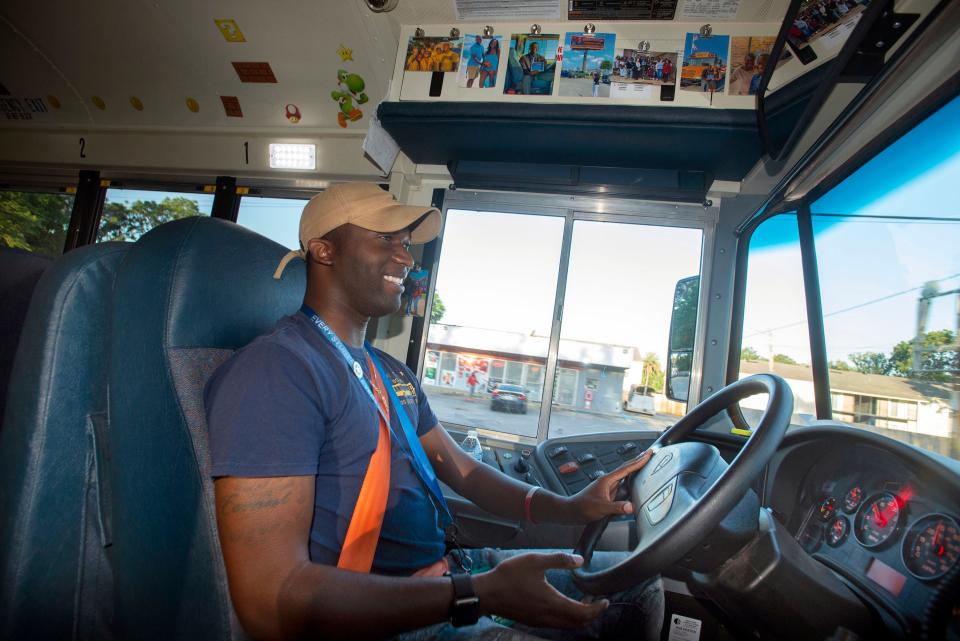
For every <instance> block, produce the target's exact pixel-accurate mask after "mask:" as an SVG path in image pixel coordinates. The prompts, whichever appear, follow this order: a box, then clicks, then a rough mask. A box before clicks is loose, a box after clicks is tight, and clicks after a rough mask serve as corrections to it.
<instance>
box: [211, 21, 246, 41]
mask: <svg viewBox="0 0 960 641" xmlns="http://www.w3.org/2000/svg"><path fill="white" fill-rule="evenodd" d="M214 22H215V23H217V29H219V30H220V33H221V34H223V39H224V40H226V41H227V42H246V41H247V39H246V38H244V37H243V32H242V31H240V27H238V26H237V21H236V20H229V19H221V20H214Z"/></svg>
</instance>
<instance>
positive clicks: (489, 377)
mask: <svg viewBox="0 0 960 641" xmlns="http://www.w3.org/2000/svg"><path fill="white" fill-rule="evenodd" d="M549 341H550V339H549V337H547V336H538V335H535V334H530V335H525V334H523V333H520V332H504V331H496V330H488V329H480V328H475V327H461V326H456V325H443V324H440V323H434V324H432V325H431V326H430V331H429V334H428V337H427V353H426V358H425V360H424V370H423V384H424V385H428V386H431V387H433V388H437V389H434V390H431V393H436V392H441V393H442V392H451V393H467V394H469V393H471V389H470V388H471V383H470V381H471V375H472V376H473V380H474V381H476V383H475V384H474V385H473V387H474V389H473V393H474V394H489V393H490V392H491V391H492V390H493V389H494V388H495V387H496V386H497V385H498V384H500V383H510V384H513V385H520V386H521V387H523V388H524V389H525V390H527V396H528V399H529V401H530V402H532V403H539V402H540V401H541V400H542V397H543V384H544V373H545V371H546V362H547V352H548V349H549ZM634 351H635V350H634V348H632V347H627V346H624V345H607V344H601V343H590V342H585V341H572V340H561V341H560V348H559V354H558V359H559V362H558V366H557V374H556V382H555V385H554V389H553V402H554V404H556V405H561V406H566V407H569V408H574V409H587V410H591V411H595V412H614V413H619V412H621V411H622V407H623V405H622V403H623V388H624V376H625V374H626V371H627V370H628V369H629V368H630V367H631V366H632V365H633V360H634Z"/></svg>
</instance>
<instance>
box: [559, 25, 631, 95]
mask: <svg viewBox="0 0 960 641" xmlns="http://www.w3.org/2000/svg"><path fill="white" fill-rule="evenodd" d="M616 38H617V36H616V34H614V33H590V34H587V33H582V32H578V33H568V34H567V35H566V37H565V38H564V41H563V60H562V61H561V65H560V95H561V96H581V97H593V98H609V97H610V77H611V75H613V55H614V53H613V46H614V42H615V41H616Z"/></svg>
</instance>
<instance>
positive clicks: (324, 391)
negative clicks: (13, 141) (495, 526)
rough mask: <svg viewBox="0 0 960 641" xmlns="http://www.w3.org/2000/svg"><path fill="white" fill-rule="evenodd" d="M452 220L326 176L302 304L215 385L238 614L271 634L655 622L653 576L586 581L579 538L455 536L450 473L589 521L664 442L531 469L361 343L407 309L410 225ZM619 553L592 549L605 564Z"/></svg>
mask: <svg viewBox="0 0 960 641" xmlns="http://www.w3.org/2000/svg"><path fill="white" fill-rule="evenodd" d="M440 224H441V223H440V213H439V212H438V211H437V210H436V209H433V208H429V207H416V206H404V205H400V204H398V203H397V202H396V201H394V200H393V198H392V197H391V196H390V194H389V193H387V192H385V191H383V190H381V189H380V188H379V187H378V186H377V185H374V184H367V183H347V184H340V185H335V186H333V187H331V188H329V189H328V190H326V191H324V192H323V193H321V194H319V195H317V196H315V197H314V198H313V199H311V200H310V202H309V203H308V204H307V206H306V207H305V208H304V210H303V214H302V217H301V221H300V243H301V247H302V250H301V251H299V252H291V253H290V254H288V255H287V256H286V257H285V258H284V260H283V261H282V262H281V264H280V266H279V267H278V268H277V273H276V274H275V277H277V278H279V276H280V274H281V273H282V271H283V269H284V268H285V267H286V265H287V263H288V262H289V260H290V259H291V258H294V257H298V256H299V257H301V258H303V259H304V260H305V261H306V265H307V266H306V270H307V285H306V292H305V295H304V299H303V307H302V308H301V310H300V311H299V312H298V313H296V314H293V315H291V316H287V317H284V318H282V319H280V320H279V322H278V323H277V325H276V326H275V328H274V329H273V330H272V331H271V332H270V333H268V334H265V335H263V336H261V337H259V338H257V339H256V340H255V341H253V342H252V343H251V344H250V345H248V346H247V347H245V348H244V349H242V350H240V351H239V352H238V353H237V354H236V355H234V356H233V357H232V358H231V359H230V360H229V361H227V362H226V363H225V364H224V365H223V366H221V367H220V368H219V369H218V370H217V371H216V372H215V374H214V375H213V377H212V378H211V379H210V381H209V383H208V385H207V387H206V390H205V402H206V410H207V419H208V429H209V443H210V456H211V462H212V473H213V475H214V478H215V479H216V480H215V494H216V510H217V525H218V529H219V534H220V542H221V546H222V549H223V556H224V561H225V564H226V570H227V577H228V581H229V587H230V594H231V597H232V601H233V605H234V609H235V610H236V612H237V615H238V616H239V618H240V621H241V623H242V624H243V627H244V629H245V630H246V631H247V632H248V633H249V634H250V635H252V636H253V637H255V638H258V639H286V638H301V637H308V636H309V637H318V636H322V637H323V638H346V637H349V638H367V637H384V636H389V635H397V634H400V637H399V638H402V639H407V640H410V639H419V638H423V639H426V638H435V637H436V636H438V635H442V636H443V637H444V638H456V639H469V638H482V637H483V636H484V635H489V634H494V633H495V634H494V636H496V635H499V636H497V638H498V639H516V640H522V639H536V638H544V637H547V638H560V639H563V638H584V635H587V636H593V637H597V636H603V637H605V638H611V637H616V636H619V635H623V636H624V637H625V638H626V637H629V638H631V639H657V638H659V631H660V626H661V622H662V618H663V592H662V584H661V582H660V580H659V578H655V579H652V580H648V581H646V582H642V583H641V584H640V585H638V586H637V587H635V588H632V589H631V590H628V591H627V592H624V593H620V594H616V595H611V596H610V597H608V598H603V599H584V598H583V596H584V595H583V594H581V593H580V592H579V591H577V590H576V588H575V587H574V586H573V585H572V582H571V579H570V576H569V570H570V569H572V568H574V567H577V566H579V565H580V564H582V562H583V560H582V558H580V557H579V556H576V555H573V554H568V553H563V552H547V553H537V552H521V551H516V550H493V549H471V550H466V551H463V550H461V549H459V548H458V546H454V547H453V548H452V551H451V552H450V553H449V554H448V553H447V548H446V544H445V528H446V530H447V532H448V533H451V534H452V533H453V532H455V530H454V529H452V528H451V527H450V526H451V522H452V517H451V515H450V512H449V508H448V506H447V505H446V501H445V499H444V498H443V493H442V491H440V488H439V484H438V481H442V482H443V483H446V484H447V485H448V486H449V487H450V488H452V489H453V490H455V491H456V492H458V493H459V494H461V495H462V496H464V497H466V498H467V499H469V500H471V501H473V502H474V503H475V504H476V505H478V506H479V507H481V508H483V509H485V510H487V511H489V512H491V513H493V514H496V515H498V516H500V517H503V518H505V519H510V520H513V521H520V522H534V523H547V522H549V523H570V524H586V523H589V522H592V521H595V520H598V519H600V518H602V517H604V516H608V515H620V514H628V513H631V512H632V511H633V506H632V505H631V504H630V502H629V501H621V500H616V498H615V493H616V488H617V485H618V483H619V482H620V481H621V480H622V479H624V478H626V477H627V476H628V475H629V474H631V473H633V472H635V471H637V470H638V469H640V468H641V467H643V465H645V464H646V462H647V461H648V460H649V459H650V454H649V453H645V454H644V455H643V456H641V457H639V458H638V459H637V460H635V461H633V462H630V463H628V464H626V465H625V466H623V467H622V468H620V469H618V470H616V471H614V472H611V473H610V474H608V475H606V476H604V477H601V478H599V479H597V480H595V481H594V482H593V483H592V484H590V485H589V486H587V487H586V488H584V489H583V490H582V491H580V492H579V493H577V494H576V495H574V496H570V497H565V496H560V495H557V494H553V493H551V492H549V491H547V490H545V489H542V488H537V487H535V486H529V485H527V484H525V483H522V482H520V481H517V480H514V479H511V478H509V477H508V476H507V475H505V474H503V473H501V472H500V471H499V470H497V469H495V468H494V467H492V466H490V465H486V464H484V463H482V462H478V461H476V460H474V459H473V458H471V457H470V456H469V455H468V454H466V453H465V452H463V451H462V450H461V449H460V447H459V446H458V445H457V443H456V442H455V441H454V440H453V439H452V438H451V437H450V436H449V435H448V433H447V431H446V430H445V429H443V427H442V426H440V425H439V421H438V420H437V417H436V415H435V414H434V413H433V411H432V410H431V409H430V404H429V402H428V401H427V398H426V395H425V394H424V392H423V390H422V389H420V385H419V382H418V381H417V379H416V377H415V376H414V374H413V373H412V372H411V371H410V370H409V369H408V368H407V367H406V366H405V365H403V364H402V363H401V362H399V361H398V360H396V359H394V358H392V357H390V356H389V355H387V354H386V353H384V352H381V351H380V350H376V349H373V348H371V347H370V346H369V345H365V343H364V337H365V334H366V329H367V324H368V322H369V320H370V319H371V318H376V317H380V316H385V315H388V314H392V313H394V312H396V311H397V310H398V309H399V306H400V299H401V294H402V293H403V285H402V283H403V280H404V278H405V276H406V275H407V272H408V271H409V270H410V269H411V267H412V266H413V258H412V257H411V255H410V253H409V248H410V245H411V243H424V242H427V241H430V240H432V239H433V238H434V237H436V236H437V234H438V233H439V231H440ZM239 258H240V259H241V260H242V257H239ZM622 558H623V554H622V553H612V552H609V553H603V552H598V553H596V554H595V555H594V558H593V560H592V562H591V567H593V568H597V567H603V566H604V565H610V564H613V563H615V562H618V561H619V560H621V559H622ZM545 573H546V574H547V576H546V579H547V580H549V583H548V581H547V580H545ZM551 584H552V585H551ZM484 615H496V617H497V620H496V622H495V621H494V620H493V619H491V618H489V617H488V616H484ZM511 625H512V629H510V628H509V627H504V626H511ZM401 633H404V634H401Z"/></svg>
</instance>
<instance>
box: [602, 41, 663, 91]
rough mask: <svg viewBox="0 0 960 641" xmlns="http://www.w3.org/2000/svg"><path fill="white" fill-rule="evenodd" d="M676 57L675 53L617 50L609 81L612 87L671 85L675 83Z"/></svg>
mask: <svg viewBox="0 0 960 641" xmlns="http://www.w3.org/2000/svg"><path fill="white" fill-rule="evenodd" d="M677 57H678V56H677V53H676V52H666V51H636V50H634V49H618V50H617V54H616V56H614V59H613V76H612V77H611V79H610V80H611V82H613V83H614V85H635V84H642V85H672V84H674V83H675V82H676V81H677ZM617 89H621V87H617Z"/></svg>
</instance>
